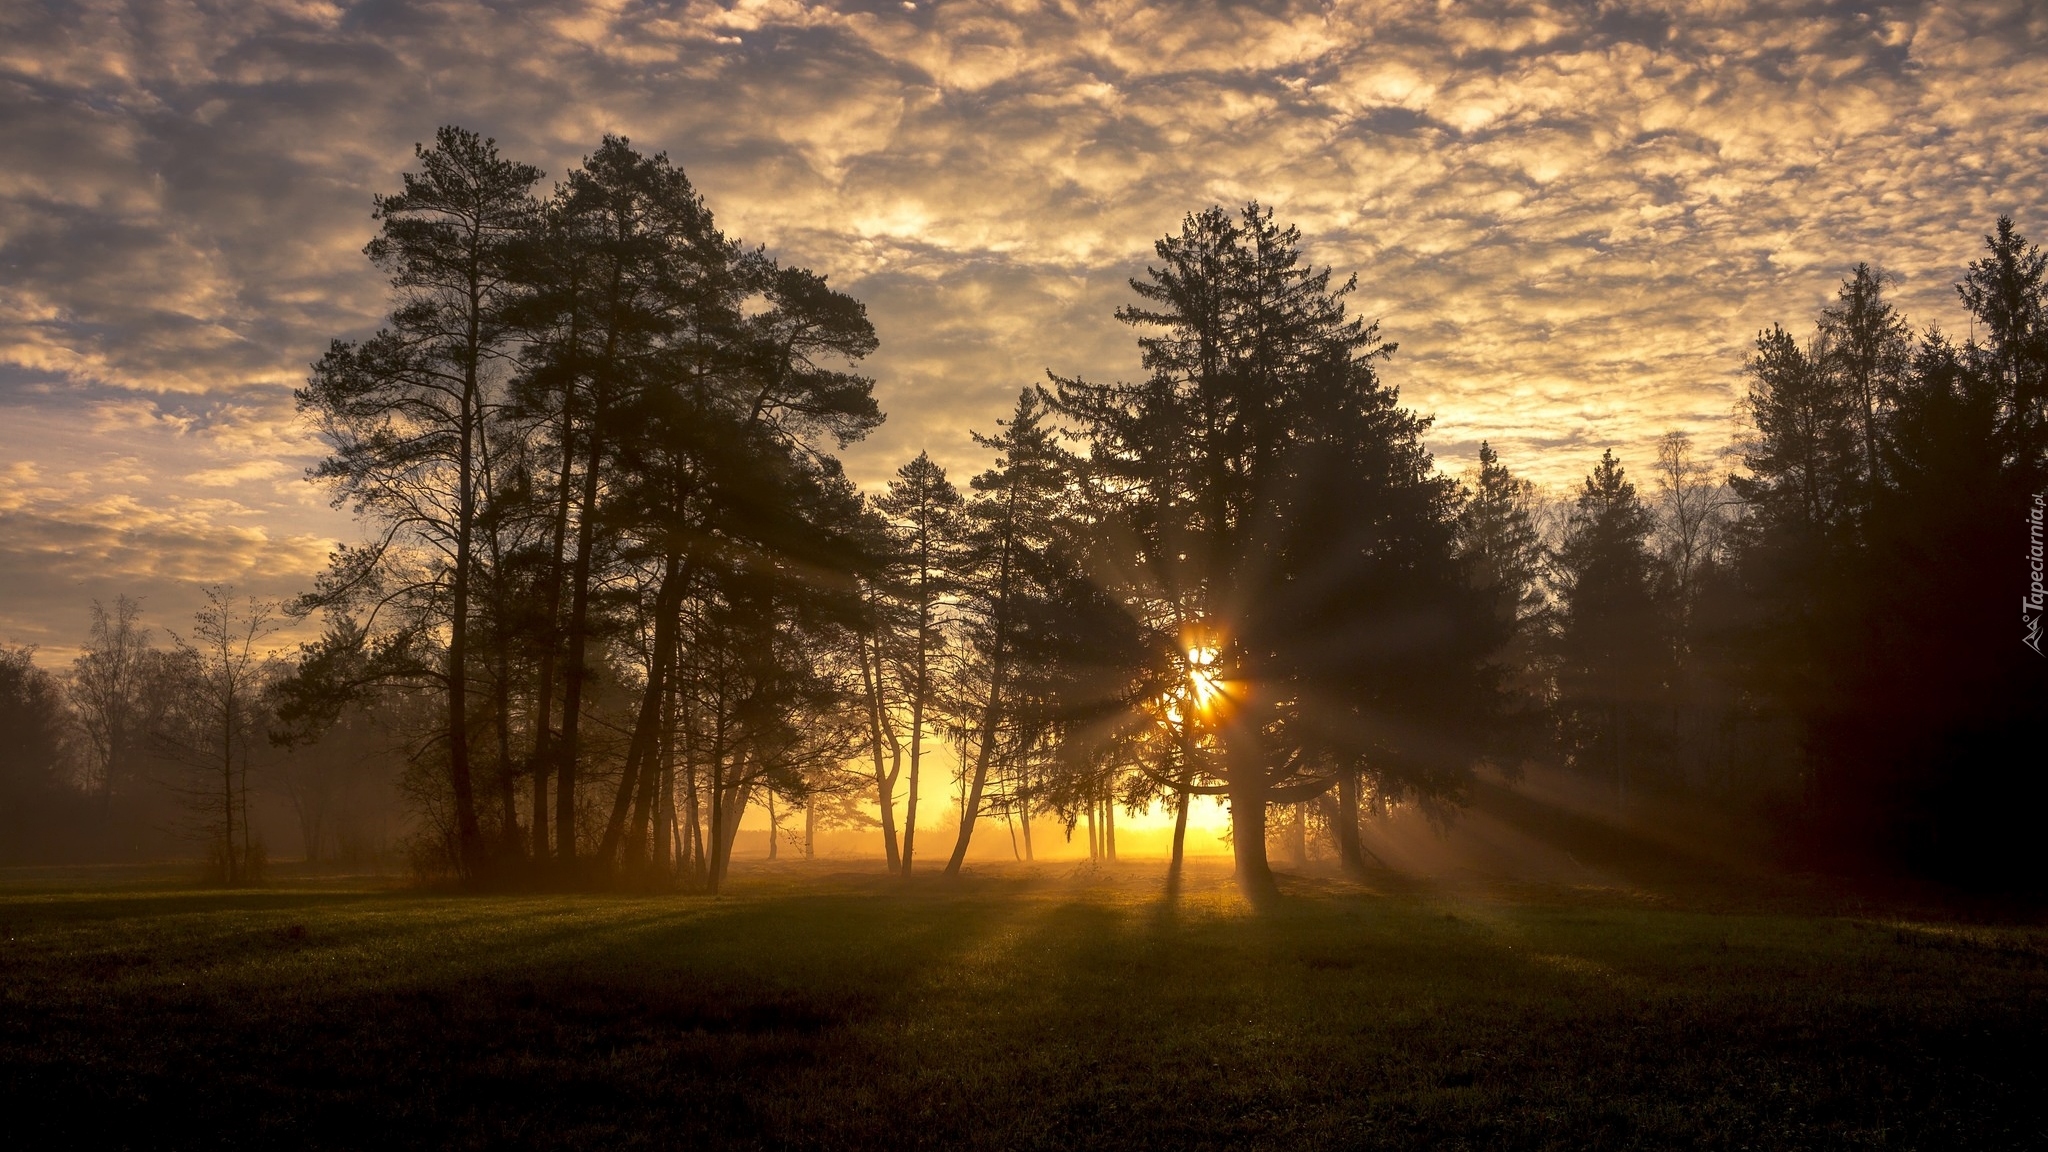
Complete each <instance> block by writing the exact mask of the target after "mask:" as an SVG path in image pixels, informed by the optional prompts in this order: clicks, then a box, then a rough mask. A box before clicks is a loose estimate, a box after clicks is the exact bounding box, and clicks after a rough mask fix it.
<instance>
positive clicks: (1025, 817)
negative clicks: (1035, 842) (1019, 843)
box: [1017, 791, 1036, 864]
mask: <svg viewBox="0 0 2048 1152" xmlns="http://www.w3.org/2000/svg"><path fill="white" fill-rule="evenodd" d="M1017 804H1018V807H1019V809H1020V810H1019V812H1018V813H1017V822H1018V823H1019V824H1022V825H1023V826H1024V862H1025V863H1026V864H1030V863H1032V862H1034V860H1035V859H1036V858H1035V857H1034V856H1032V854H1031V793H1030V792H1029V791H1025V792H1023V793H1020V794H1019V796H1018V800H1017Z"/></svg>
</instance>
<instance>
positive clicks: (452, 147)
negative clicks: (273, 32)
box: [298, 127, 541, 874]
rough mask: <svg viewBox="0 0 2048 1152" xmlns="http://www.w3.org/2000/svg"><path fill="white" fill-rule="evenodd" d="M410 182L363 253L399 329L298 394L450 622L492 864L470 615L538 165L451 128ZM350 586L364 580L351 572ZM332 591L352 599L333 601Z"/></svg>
mask: <svg viewBox="0 0 2048 1152" xmlns="http://www.w3.org/2000/svg"><path fill="white" fill-rule="evenodd" d="M415 155H416V156H417V158H418V160H419V164H420V171H419V172H417V173H411V172H409V173H406V174H405V176H404V190H403V191H402V192H400V193H398V194H397V195H395V196H380V197H378V198H377V200H376V218H377V219H378V220H380V221H381V222H382V224H383V228H382V231H381V233H380V235H379V236H378V237H377V238H376V239H374V240H372V241H371V242H370V244H369V245H368V246H367V247H366V248H365V249H364V251H365V253H366V254H367V255H368V256H369V258H370V260H371V262H372V263H373V264H375V265H376V266H377V267H378V268H379V269H381V270H383V271H384V272H386V273H387V274H388V275H389V276H390V279H391V286H392V290H393V300H392V309H391V317H390V325H389V326H388V327H387V328H385V329H383V330H381V331H380V332H378V333H377V334H376V335H375V336H373V337H371V338H370V339H369V340H367V341H364V342H362V343H360V344H353V343H346V342H340V341H337V342H336V343H335V344H334V346H333V347H332V348H331V349H330V350H329V352H328V353H327V355H326V356H325V357H324V358H323V359H322V360H321V361H320V362H319V363H318V364H316V365H314V368H313V374H312V377H311V378H310V379H309V381H308V382H307V385H306V387H305V388H303V389H301V390H300V391H299V393H298V401H299V407H300V409H301V410H302V411H305V412H307V413H308V414H310V415H311V416H313V417H314V418H315V419H316V420H317V421H318V422H319V425H320V428H321V432H322V434H323V436H324V437H325V439H326V440H327V441H328V443H329V445H330V446H331V447H332V448H333V449H334V454H333V455H332V456H330V457H328V458H327V459H326V460H325V461H323V462H322V463H321V464H320V465H319V466H318V467H317V468H316V469H315V470H314V473H313V475H314V476H315V478H316V479H318V480H321V481H323V482H325V483H327V484H329V485H331V486H332V487H333V489H334V491H335V503H336V504H337V505H339V504H349V505H351V506H352V507H353V508H354V509H355V511H356V512H357V513H358V514H359V515H366V516H369V517H371V518H372V519H374V520H376V521H378V522H380V523H381V524H382V525H383V526H384V530H385V531H384V536H383V537H382V539H381V540H380V541H379V542H378V544H377V545H376V546H375V548H374V549H373V551H372V556H373V557H374V558H375V560H376V561H377V562H379V563H382V562H383V561H384V558H385V553H386V552H387V551H389V550H391V549H393V548H398V549H400V550H401V551H404V552H406V553H407V558H406V560H405V561H404V562H405V563H407V564H409V565H410V566H412V567H413V568H414V569H415V571H416V572H417V574H418V575H417V578H416V579H414V580H410V581H408V582H407V583H406V585H405V587H404V592H405V593H406V594H407V595H408V596H409V597H410V598H411V600H412V601H413V610H414V611H416V612H420V613H422V614H425V615H427V616H429V617H431V618H432V619H433V620H434V621H435V622H436V624H437V626H438V627H439V628H441V629H443V630H445V635H446V638H447V639H446V653H445V663H444V666H443V667H442V668H441V669H440V670H439V671H438V674H437V675H438V678H439V679H440V681H441V684H442V689H443V699H444V701H445V709H446V720H445V726H444V730H443V732H442V739H443V740H444V741H445V743H446V746H447V757H448V779H449V784H450V787H451V788H452V790H453V793H454V799H455V811H456V822H457V843H458V853H459V855H460V857H461V863H462V866H463V868H464V869H465V870H467V871H469V872H470V873H472V874H474V873H475V872H476V871H477V870H479V869H480V868H481V867H482V866H483V858H482V852H483V844H482V837H481V832H480V827H479V823H478V819H477V811H476V800H475V794H474V785H473V782H472V777H471V767H470V740H471V733H470V722H469V695H470V667H469V658H470V627H471V597H472V595H473V592H474V584H475V576H476V556H475V543H476V529H477V519H478V512H479V510H480V508H481V507H482V506H483V505H484V504H485V503H486V502H487V501H488V499H489V493H488V492H487V491H485V489H484V483H483V482H484V478H485V473H484V472H483V470H482V469H481V468H480V454H481V452H482V451H483V446H484V444H485V442H486V441H487V439H488V436H489V432H490V429H489V424H490V422H491V420H492V419H493V418H494V415H495V412H496V409H497V407H498V406H499V404H500V403H501V400H502V398H501V397H499V396H498V395H497V392H498V388H499V385H501V384H502V379H501V378H502V376H503V375H504V374H505V373H506V372H508V371H509V368H510V365H511V359H512V356H513V355H514V351H515V349H514V347H513V340H512V336H513V333H512V331H511V328H510V325H509V322H508V320H509V306H510V304H511V302H512V299H513V297H514V296H515V295H516V294H517V293H518V292H519V290H520V289H519V284H518V281H517V279H516V277H515V275H514V273H515V262H514V260H513V254H514V251H515V249H516V248H517V245H518V243H519V242H520V241H521V240H522V239H523V238H524V237H525V236H527V235H528V234H529V233H530V232H531V230H532V228H533V226H534V222H535V211H536V206H535V204H534V202H533V198H532V196H531V194H530V190H531V189H532V187H533V185H534V184H535V183H536V182H537V181H538V180H539V179H540V175H541V173H540V170H539V169H537V168H533V167H531V166H529V165H525V164H518V163H514V162H512V161H509V160H505V159H503V158H501V157H500V156H499V155H498V151H497V146H496V142H495V141H493V140H490V139H487V138H484V137H480V136H478V135H477V134H475V133H473V132H469V131H467V130H465V129H461V128H454V127H444V128H442V129H440V130H439V131H438V132H437V133H435V138H434V147H432V148H426V147H424V146H421V147H418V148H416V149H415ZM336 591H337V592H338V593H342V594H344V595H345V594H348V593H353V592H356V591H358V587H357V585H356V584H355V582H342V583H340V584H338V585H337V586H336ZM332 602H334V603H346V602H347V601H346V600H345V599H344V600H335V601H332Z"/></svg>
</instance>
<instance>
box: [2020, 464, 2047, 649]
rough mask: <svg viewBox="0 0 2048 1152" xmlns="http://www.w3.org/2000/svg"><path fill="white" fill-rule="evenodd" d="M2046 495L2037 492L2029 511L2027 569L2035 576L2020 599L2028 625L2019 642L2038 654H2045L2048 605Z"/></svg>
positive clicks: (2021, 614)
mask: <svg viewBox="0 0 2048 1152" xmlns="http://www.w3.org/2000/svg"><path fill="white" fill-rule="evenodd" d="M2044 497H2048V493H2042V492H2036V493H2034V507H2033V509H2032V510H2031V511H2029V512H2028V513H2027V571H2028V575H2029V576H2031V577H2032V578H2033V579H2032V580H2031V582H2029V583H2028V585H2027V594H2026V596H2025V597H2024V598H2022V599H2021V600H2020V620H2021V621H2022V622H2023V623H2025V624H2026V626H2027V634H2026V635H2025V636H2023V637H2021V639H2020V643H2022V644H2025V645H2026V646H2027V647H2029V648H2032V649H2033V650H2034V655H2036V656H2040V655H2043V653H2042V651H2041V615H2042V609H2043V607H2044V606H2048V590H2044V589H2043V588H2042V587H2041V567H2042V559H2041V515H2042V512H2043V508H2042V501H2043V498H2044Z"/></svg>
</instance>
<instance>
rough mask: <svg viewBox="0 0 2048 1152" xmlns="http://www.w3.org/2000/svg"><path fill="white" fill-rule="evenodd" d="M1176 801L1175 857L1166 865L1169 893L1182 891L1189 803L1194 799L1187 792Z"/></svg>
mask: <svg viewBox="0 0 2048 1152" xmlns="http://www.w3.org/2000/svg"><path fill="white" fill-rule="evenodd" d="M1175 799H1177V800H1178V801H1179V803H1178V804H1177V805H1175V810H1174V814H1173V855H1172V857H1171V858H1170V859H1169V860H1168V862H1167V865H1166V886H1167V889H1168V890H1169V891H1178V890H1179V889H1180V873H1181V863H1182V861H1183V860H1184V859H1185V853H1186V845H1187V840H1188V802H1189V801H1190V800H1191V799H1193V797H1191V796H1189V795H1188V794H1187V793H1186V792H1180V793H1178V794H1177V795H1176V797H1175Z"/></svg>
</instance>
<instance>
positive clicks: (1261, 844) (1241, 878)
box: [1224, 722, 1280, 907]
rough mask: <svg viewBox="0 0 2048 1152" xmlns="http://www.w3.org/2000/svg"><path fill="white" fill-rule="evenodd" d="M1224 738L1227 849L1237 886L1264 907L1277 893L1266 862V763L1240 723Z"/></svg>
mask: <svg viewBox="0 0 2048 1152" xmlns="http://www.w3.org/2000/svg"><path fill="white" fill-rule="evenodd" d="M1231 727H1232V729H1233V731H1231V732H1230V733H1229V734H1228V737H1229V738H1228V739H1227V740H1226V741H1225V748H1224V753H1225V767H1226V770H1227V771H1228V773H1229V776H1228V779H1227V780H1226V781H1225V783H1226V785H1227V788H1228V795H1229V797H1230V848H1231V852H1232V854H1233V855H1234V856H1235V857H1236V860H1237V887H1238V890H1239V891H1241V892H1243V893H1244V897H1245V899H1246V900H1249V901H1250V902H1251V903H1252V905H1253V906H1254V907H1266V906H1269V905H1271V904H1272V903H1273V901H1274V900H1275V899H1276V898H1277V897H1278V896H1279V894H1280V887H1279V885H1278V884H1276V883H1275V882H1274V880H1273V868H1272V865H1271V864H1269V863H1267V861H1266V793H1267V791H1268V789H1267V785H1266V765H1265V763H1264V762H1263V758H1262V757H1261V756H1260V754H1259V747H1258V741H1257V738H1256V737H1255V736H1254V735H1253V734H1252V733H1251V732H1249V731H1248V730H1247V726H1246V725H1245V724H1243V723H1242V722H1239V723H1237V724H1233V725H1232V726H1231Z"/></svg>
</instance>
